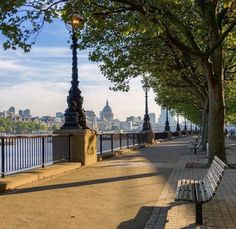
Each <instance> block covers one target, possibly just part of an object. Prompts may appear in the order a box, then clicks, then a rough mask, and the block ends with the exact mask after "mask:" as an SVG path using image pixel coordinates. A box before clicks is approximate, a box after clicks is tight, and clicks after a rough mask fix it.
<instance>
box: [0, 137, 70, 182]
mask: <svg viewBox="0 0 236 229" xmlns="http://www.w3.org/2000/svg"><path fill="white" fill-rule="evenodd" d="M57 137H60V138H62V137H63V138H65V139H64V140H65V141H68V142H69V141H70V136H68V135H63V136H62V135H12V136H0V147H1V156H0V172H1V176H2V178H4V176H5V175H7V174H11V173H17V172H20V171H24V170H28V169H32V168H36V167H40V166H41V167H43V168H44V166H45V165H49V164H52V163H53V162H54V160H53V158H54V156H53V138H57ZM69 155H70V152H69V149H68V153H67V155H65V154H64V155H63V156H61V155H60V157H61V158H60V159H59V160H62V161H64V160H69ZM57 161H58V160H57Z"/></svg>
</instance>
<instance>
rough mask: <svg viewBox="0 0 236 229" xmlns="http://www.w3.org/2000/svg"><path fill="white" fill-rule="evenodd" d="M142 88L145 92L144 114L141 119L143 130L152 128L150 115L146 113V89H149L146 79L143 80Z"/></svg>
mask: <svg viewBox="0 0 236 229" xmlns="http://www.w3.org/2000/svg"><path fill="white" fill-rule="evenodd" d="M143 90H144V92H145V115H144V119H143V120H144V122H143V131H149V130H151V129H152V128H151V123H150V117H149V115H148V91H149V90H150V85H149V84H148V82H147V80H145V82H144V85H143Z"/></svg>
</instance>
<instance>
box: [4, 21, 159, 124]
mask: <svg viewBox="0 0 236 229" xmlns="http://www.w3.org/2000/svg"><path fill="white" fill-rule="evenodd" d="M68 38H69V32H68V31H67V30H66V28H65V25H64V24H63V23H59V22H56V23H53V24H51V25H46V26H45V28H44V30H43V31H42V32H41V33H40V34H39V36H38V38H37V42H36V45H35V46H34V47H33V48H32V50H31V52H30V53H28V54H25V53H23V52H22V50H16V51H12V50H8V51H4V50H3V49H2V48H1V50H0V98H1V100H0V111H2V110H6V109H8V108H9V107H10V106H15V107H16V109H17V111H18V110H19V109H26V108H28V109H30V110H31V113H32V115H33V116H36V115H38V116H42V115H52V116H55V113H56V112H58V111H62V112H64V110H65V109H66V108H67V104H66V97H67V95H68V90H69V88H70V80H71V50H70V48H69V44H68V43H67V40H68ZM0 40H2V39H0ZM78 62H79V63H78V70H79V81H80V84H79V87H80V89H81V91H82V96H83V97H84V104H83V107H84V109H85V110H93V111H95V113H96V115H99V111H101V110H102V108H103V107H104V105H105V102H106V99H108V100H109V104H110V106H111V107H112V110H113V113H114V116H115V118H118V119H120V120H125V118H126V117H127V116H131V115H135V116H143V115H144V92H143V90H142V85H141V83H140V79H134V80H132V81H131V84H130V86H131V90H130V91H129V92H128V93H126V92H113V91H110V90H109V86H110V85H111V83H110V82H109V81H108V80H106V78H105V77H104V76H103V75H102V74H101V72H100V70H99V68H98V64H96V63H92V62H89V60H88V57H87V53H86V52H80V51H78ZM149 112H154V113H156V115H157V116H158V115H159V113H160V108H159V106H158V105H157V104H156V103H155V101H154V93H153V92H152V91H150V92H149Z"/></svg>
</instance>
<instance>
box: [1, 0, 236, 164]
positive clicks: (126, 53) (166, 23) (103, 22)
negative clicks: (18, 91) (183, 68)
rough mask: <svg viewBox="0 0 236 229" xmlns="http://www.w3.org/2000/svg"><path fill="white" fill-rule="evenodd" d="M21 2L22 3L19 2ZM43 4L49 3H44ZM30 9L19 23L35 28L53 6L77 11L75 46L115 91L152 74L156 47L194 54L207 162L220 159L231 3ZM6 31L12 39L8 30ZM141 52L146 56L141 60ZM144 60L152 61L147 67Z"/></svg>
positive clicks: (74, 4)
mask: <svg viewBox="0 0 236 229" xmlns="http://www.w3.org/2000/svg"><path fill="white" fill-rule="evenodd" d="M26 2H28V1H23V2H22V5H23V4H24V3H26ZM61 2H65V5H63V4H60V3H61ZM28 3H32V2H28ZM46 3H48V6H50V7H46V6H45V4H46ZM32 7H33V8H34V9H36V10H35V11H33V12H34V13H33V16H32V14H29V15H28V16H27V17H25V18H23V21H24V20H26V19H29V20H30V22H32V23H31V24H32V25H33V28H34V29H35V31H36V32H37V31H39V30H40V29H41V26H39V27H37V26H38V25H40V22H38V23H37V19H39V18H40V16H42V15H43V16H45V15H48V16H47V17H46V18H45V20H46V21H47V20H48V21H49V22H50V20H51V18H52V17H53V16H57V15H58V14H57V13H56V12H57V10H58V9H62V8H63V9H64V15H65V17H66V15H68V14H70V13H71V12H72V11H73V10H76V9H77V8H78V9H80V10H81V13H82V15H83V16H84V18H85V21H86V24H85V28H84V30H83V31H82V32H81V39H82V43H81V45H80V47H81V48H92V49H93V50H94V51H93V52H92V53H91V55H90V58H91V60H93V61H101V62H102V64H101V69H102V71H103V72H104V74H105V76H106V77H107V78H108V79H110V80H111V81H112V82H116V83H117V85H116V86H117V87H116V89H123V90H127V89H128V86H127V82H129V79H130V78H132V77H136V76H138V75H140V74H141V73H147V72H152V71H151V68H152V66H153V65H154V63H155V62H156V61H157V59H156V58H153V57H152V54H154V53H155V51H156V52H157V53H158V54H159V55H161V53H160V52H159V50H160V48H163V47H165V46H166V43H168V45H170V46H171V47H172V48H174V49H177V50H179V52H182V53H183V55H185V56H187V57H190V59H191V58H195V59H196V60H197V61H198V62H199V68H201V70H200V71H201V72H202V73H203V74H204V76H205V79H206V81H207V86H208V102H209V122H208V129H209V132H208V133H209V136H208V140H209V154H210V160H212V159H213V157H214V155H217V156H219V157H220V158H221V159H223V160H226V155H225V146H224V143H225V142H224V113H225V100H224V84H223V82H224V74H223V63H224V56H223V51H226V50H225V49H224V46H223V44H224V42H225V39H226V38H227V37H228V36H229V35H230V33H231V32H232V31H233V30H234V29H235V25H236V18H235V13H236V10H235V1H233V0H231V1H230V0H214V1H212V0H196V1H191V0H188V1H179V0H175V1H160V0H151V1H136V0H132V1H130V0H107V1H97V0H82V1H77V0H74V1H72V0H71V1H58V2H57V1H53V0H44V1H43V4H40V2H39V1H34V2H33V3H32ZM29 12H31V11H29ZM35 12H36V14H35ZM50 12H52V13H50ZM12 14H13V15H16V14H15V12H13V13H12V12H11V14H10V15H8V16H5V18H4V19H6V18H8V19H9V18H12ZM65 17H64V18H65ZM20 18H22V17H20ZM17 20H18V19H17ZM35 21H36V22H35ZM34 22H35V23H36V24H34ZM17 29H19V26H18V27H17ZM21 32H22V30H21ZM23 33H24V31H23ZM13 34H15V33H14V31H13ZM24 34H26V35H27V32H25V33H24ZM6 35H7V36H8V37H9V38H10V39H11V41H12V40H13V41H14V37H13V38H12V37H11V34H6ZM18 40H20V39H18ZM14 43H17V42H13V44H14ZM8 44H9V43H8ZM9 47H14V45H8V46H7V48H9ZM149 52H150V53H149ZM144 53H148V54H150V56H149V57H148V58H147V60H146V59H144V58H146V57H147V54H146V55H143V54H144ZM142 55H143V56H142ZM155 56H156V55H155ZM148 63H149V64H150V63H153V64H152V65H151V67H150V65H149V64H148ZM162 64H165V62H162Z"/></svg>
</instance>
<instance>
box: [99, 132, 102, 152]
mask: <svg viewBox="0 0 236 229" xmlns="http://www.w3.org/2000/svg"><path fill="white" fill-rule="evenodd" d="M99 140H100V154H102V134H100V139H99Z"/></svg>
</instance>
